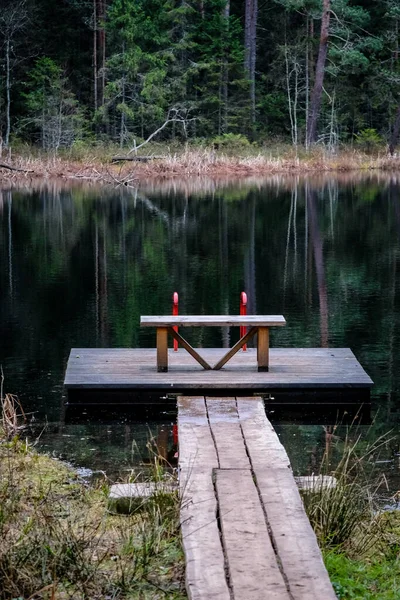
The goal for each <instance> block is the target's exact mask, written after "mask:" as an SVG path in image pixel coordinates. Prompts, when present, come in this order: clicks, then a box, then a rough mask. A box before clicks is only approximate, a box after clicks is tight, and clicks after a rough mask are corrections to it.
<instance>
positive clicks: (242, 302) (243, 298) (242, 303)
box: [240, 292, 247, 352]
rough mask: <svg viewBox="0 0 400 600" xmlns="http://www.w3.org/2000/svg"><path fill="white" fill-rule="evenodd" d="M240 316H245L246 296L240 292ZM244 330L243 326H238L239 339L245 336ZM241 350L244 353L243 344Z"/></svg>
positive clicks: (245, 346) (245, 348)
mask: <svg viewBox="0 0 400 600" xmlns="http://www.w3.org/2000/svg"><path fill="white" fill-rule="evenodd" d="M240 314H241V315H243V316H244V315H247V294H246V292H242V293H241V294H240ZM246 330H247V327H246V326H245V325H241V326H240V337H243V336H244V335H246ZM242 349H243V352H246V350H247V344H244V346H243V347H242Z"/></svg>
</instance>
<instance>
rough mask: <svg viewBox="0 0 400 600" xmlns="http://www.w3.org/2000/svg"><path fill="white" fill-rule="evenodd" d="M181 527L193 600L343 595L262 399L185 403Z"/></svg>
mask: <svg viewBox="0 0 400 600" xmlns="http://www.w3.org/2000/svg"><path fill="white" fill-rule="evenodd" d="M178 429H179V464H180V491H181V497H182V507H181V528H182V538H183V546H184V551H185V557H186V587H187V592H188V596H189V598H190V599H191V600H203V599H204V600H264V599H266V598H268V599H271V600H334V599H335V598H336V595H335V593H334V591H333V588H332V585H331V583H330V581H329V577H328V574H327V571H326V569H325V566H324V564H323V561H322V556H321V553H320V550H319V548H318V545H317V541H316V538H315V535H314V532H313V530H312V528H311V525H310V523H309V521H308V519H307V516H306V514H305V512H304V508H303V504H302V501H301V498H300V495H299V492H298V490H297V486H296V483H295V481H294V478H293V475H292V471H291V468H290V464H289V459H288V457H287V454H286V452H285V450H284V448H283V446H282V445H281V444H280V442H279V439H278V437H277V435H276V433H275V431H274V429H273V428H272V426H271V424H270V423H269V421H268V420H267V418H266V416H265V412H264V405H263V402H262V400H261V398H256V397H250V398H244V397H240V398H235V397H229V398H226V397H225V398H216V397H212V398H211V397H210V398H209V397H205V396H196V397H190V396H180V397H179V398H178Z"/></svg>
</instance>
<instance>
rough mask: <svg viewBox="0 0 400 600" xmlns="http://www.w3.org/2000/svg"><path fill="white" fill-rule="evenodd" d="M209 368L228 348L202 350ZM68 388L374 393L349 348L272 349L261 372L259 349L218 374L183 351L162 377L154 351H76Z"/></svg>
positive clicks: (173, 357) (170, 361) (170, 355)
mask: <svg viewBox="0 0 400 600" xmlns="http://www.w3.org/2000/svg"><path fill="white" fill-rule="evenodd" d="M199 351H200V352H201V354H202V356H203V357H204V359H205V360H206V361H207V363H209V364H215V363H217V362H218V361H219V360H221V358H222V357H223V355H224V354H225V353H226V349H223V348H201V349H199ZM64 383H65V386H66V387H67V388H68V389H81V390H84V389H102V390H107V389H108V390H116V389H121V390H122V389H133V390H147V391H148V390H160V391H163V392H179V391H182V390H189V389H192V390H201V389H207V390H210V389H215V390H229V389H233V390H248V391H251V390H254V391H257V392H268V391H269V390H274V389H290V390H296V389H308V390H313V389H318V388H319V389H324V388H329V389H331V388H336V389H341V390H346V389H348V390H350V389H353V388H355V389H360V390H361V389H369V388H370V387H371V386H372V385H373V382H372V380H371V379H370V377H369V376H368V375H367V373H366V372H365V371H364V369H363V368H362V367H361V365H360V364H359V362H358V361H357V359H356V358H355V356H354V354H353V353H352V352H351V350H350V349H349V348H271V349H270V350H269V371H268V372H258V371H257V351H256V350H255V349H254V348H248V350H247V352H243V351H242V350H240V351H239V352H238V353H236V354H235V356H233V357H232V358H231V360H230V361H229V362H228V363H226V365H225V366H224V367H223V368H222V369H220V370H218V371H214V370H205V369H203V367H202V366H201V365H199V364H198V363H197V362H196V361H195V360H194V358H193V357H192V356H191V355H190V354H189V353H188V352H187V351H186V350H183V349H179V350H178V352H174V351H173V350H172V349H169V350H168V372H167V373H158V372H157V366H156V349H155V348H143V349H141V348H135V349H130V348H73V349H72V350H71V353H70V356H69V360H68V365H67V371H66V376H65V381H64Z"/></svg>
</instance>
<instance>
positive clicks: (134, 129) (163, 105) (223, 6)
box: [0, 0, 400, 153]
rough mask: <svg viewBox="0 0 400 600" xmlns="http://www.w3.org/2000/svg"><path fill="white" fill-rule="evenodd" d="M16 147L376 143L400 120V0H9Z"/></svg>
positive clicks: (9, 132)
mask: <svg viewBox="0 0 400 600" xmlns="http://www.w3.org/2000/svg"><path fill="white" fill-rule="evenodd" d="M1 4H2V8H1V13H0V72H1V78H0V128H1V137H2V142H1V143H2V146H3V147H5V148H8V147H9V146H10V145H13V146H16V145H17V144H18V143H27V144H31V145H37V146H38V147H40V148H42V149H44V150H46V151H57V150H58V149H61V148H70V147H74V146H75V147H76V146H79V145H82V144H88V145H90V144H93V145H94V144H99V143H100V144H109V143H110V144H111V143H112V144H118V145H120V146H121V147H124V146H128V147H132V146H133V145H136V144H140V143H141V142H142V141H143V140H145V139H147V138H148V137H149V136H151V135H152V134H153V133H155V132H157V139H158V140H161V141H168V142H170V141H173V140H176V141H178V142H186V141H190V142H192V143H199V144H201V143H203V142H204V141H207V142H210V141H211V142H212V143H214V144H215V145H217V147H218V145H219V144H223V143H224V142H225V141H226V140H228V141H229V140H233V141H236V142H237V143H238V144H243V145H246V144H251V143H259V144H264V143H266V142H267V141H269V142H270V141H271V140H275V141H282V142H287V143H290V144H293V145H295V146H298V145H304V146H306V147H309V146H311V145H312V144H320V145H323V146H326V147H329V148H337V146H338V145H339V144H357V145H360V146H363V147H364V149H365V148H366V149H371V148H373V147H385V145H388V146H389V149H390V151H391V153H393V152H394V150H395V147H396V143H397V139H398V136H399V130H400V97H399V91H400V61H399V21H400V0H380V1H379V2H377V1H376V0H375V1H374V0H364V1H361V0H360V1H357V0H269V1H262V0H242V1H238V0H58V1H57V2H54V0H2V2H1Z"/></svg>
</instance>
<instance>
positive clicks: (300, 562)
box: [237, 399, 336, 600]
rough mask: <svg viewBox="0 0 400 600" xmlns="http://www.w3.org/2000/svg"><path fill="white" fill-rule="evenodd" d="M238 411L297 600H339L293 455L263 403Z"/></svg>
mask: <svg viewBox="0 0 400 600" xmlns="http://www.w3.org/2000/svg"><path fill="white" fill-rule="evenodd" d="M237 407H238V414H239V417H240V423H241V427H242V431H243V435H244V439H245V440H246V448H247V452H248V454H249V458H250V462H251V465H252V469H253V473H254V476H255V479H256V485H257V488H258V490H259V492H260V496H261V499H262V502H263V506H264V510H265V514H266V518H267V520H268V524H269V527H270V530H271V532H272V535H273V539H274V544H275V548H276V550H277V553H278V556H279V559H280V561H281V564H282V568H283V570H284V572H285V576H286V579H287V582H288V585H289V589H290V592H291V594H292V597H293V599H294V600H320V599H321V598H324V600H334V598H336V595H335V593H334V591H333V588H332V584H331V583H330V580H329V577H328V573H327V571H326V569H325V566H324V564H323V561H322V555H321V551H320V549H319V547H318V543H317V540H316V537H315V534H314V532H313V530H312V527H311V525H310V522H309V520H308V518H307V515H306V513H305V510H304V507H303V503H302V500H301V497H300V494H299V492H298V489H297V485H296V483H295V480H294V478H293V474H292V470H291V468H290V462H289V459H288V456H287V454H286V451H285V449H284V447H283V446H282V444H281V443H280V441H279V438H278V436H277V435H276V433H275V431H274V429H273V427H272V425H271V423H270V422H269V421H268V419H267V417H266V416H265V412H264V409H263V406H262V402H258V403H254V402H246V400H244V399H238V401H237Z"/></svg>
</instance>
